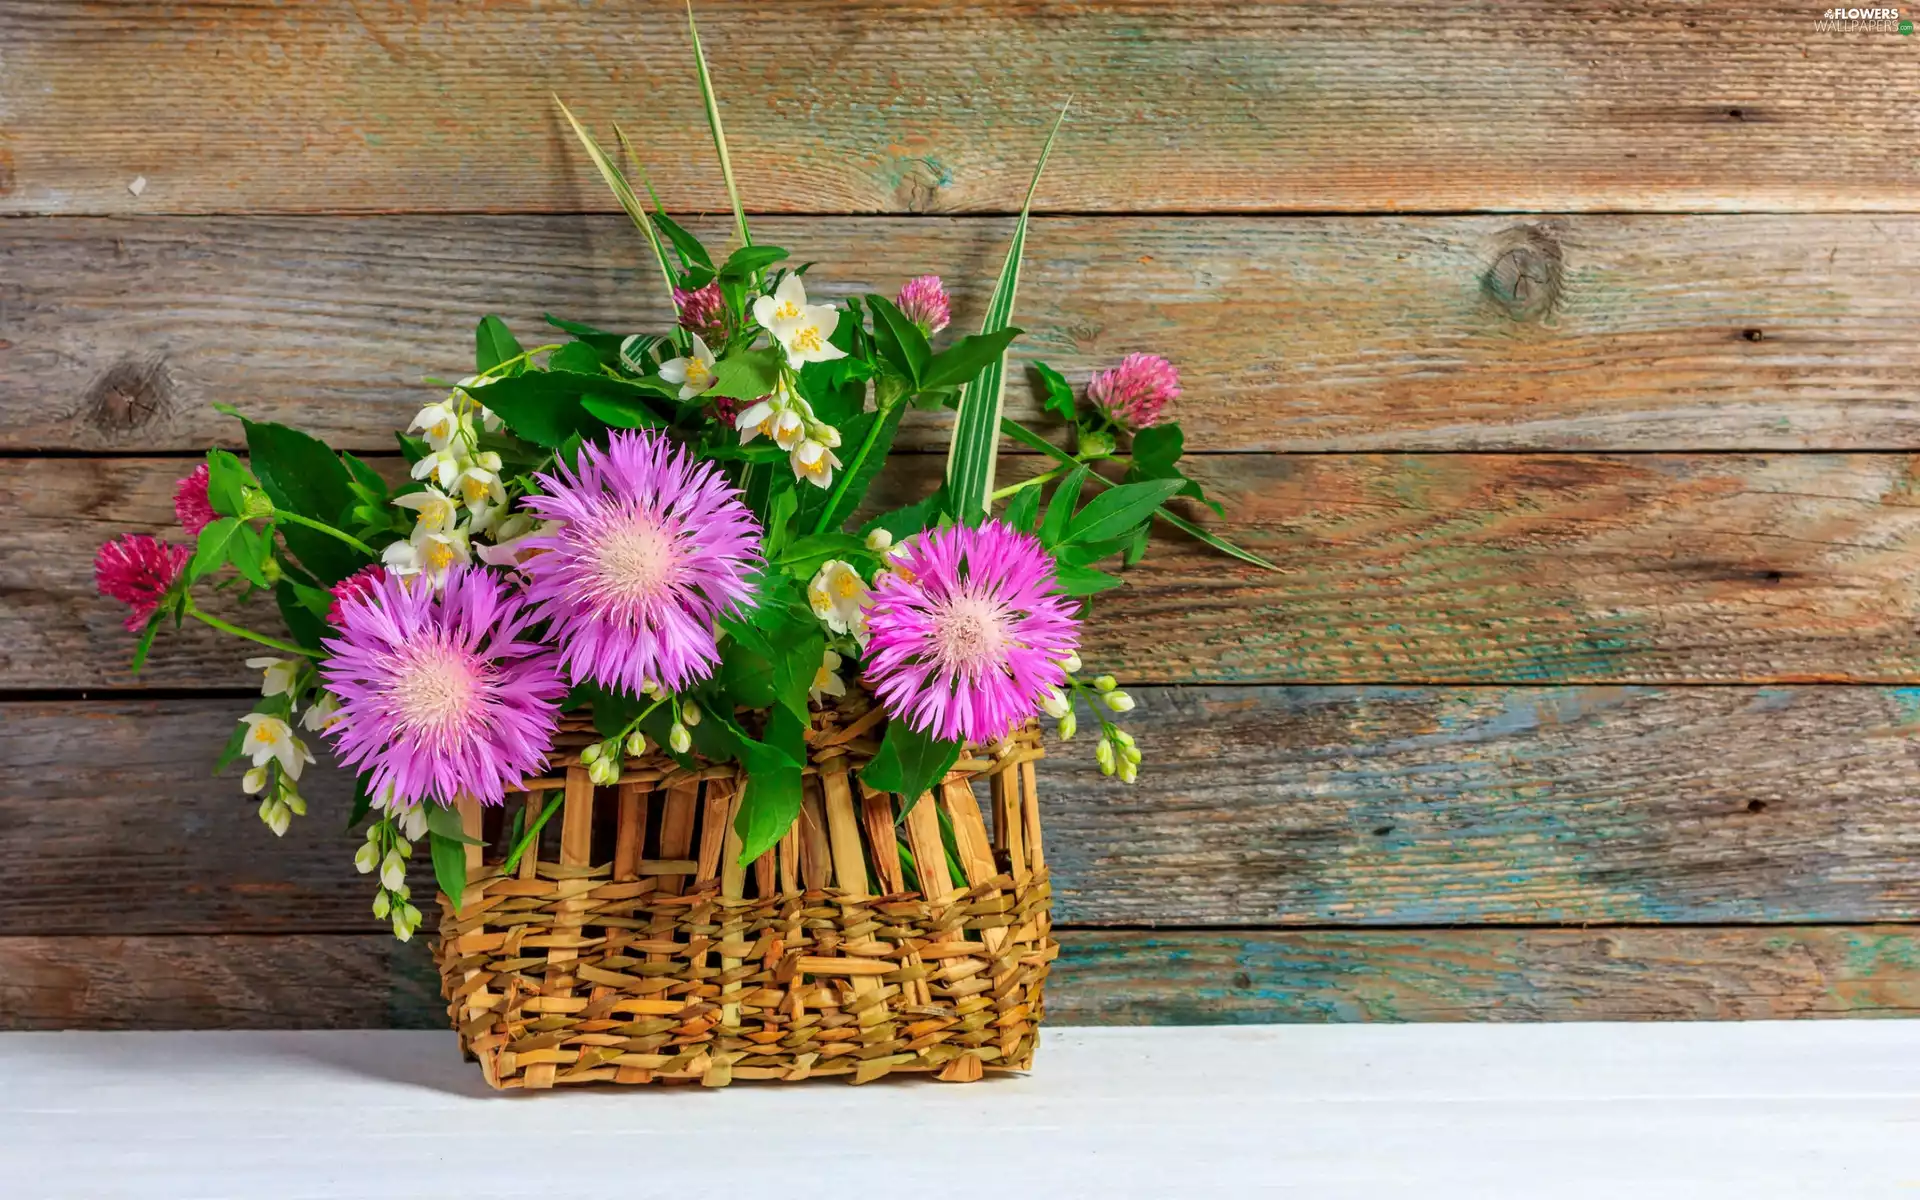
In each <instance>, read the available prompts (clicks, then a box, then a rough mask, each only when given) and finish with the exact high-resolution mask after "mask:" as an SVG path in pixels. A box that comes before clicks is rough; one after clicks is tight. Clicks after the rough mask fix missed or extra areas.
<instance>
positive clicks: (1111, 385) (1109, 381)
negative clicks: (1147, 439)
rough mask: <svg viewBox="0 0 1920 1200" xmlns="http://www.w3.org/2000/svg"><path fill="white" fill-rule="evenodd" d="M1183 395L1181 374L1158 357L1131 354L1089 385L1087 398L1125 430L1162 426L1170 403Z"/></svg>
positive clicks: (1095, 377)
mask: <svg viewBox="0 0 1920 1200" xmlns="http://www.w3.org/2000/svg"><path fill="white" fill-rule="evenodd" d="M1179 395H1180V373H1179V372H1178V371H1176V370H1174V369H1173V364H1172V363H1170V362H1168V361H1167V360H1166V359H1164V358H1161V357H1160V356H1159V355H1158V354H1129V355H1127V356H1126V357H1125V358H1123V359H1121V360H1120V365H1119V366H1117V367H1114V368H1113V369H1111V370H1108V371H1102V372H1100V373H1099V374H1098V375H1095V376H1094V377H1093V382H1091V383H1089V384H1087V398H1088V399H1089V400H1092V401H1093V402H1094V404H1095V405H1097V406H1098V407H1099V409H1100V411H1101V412H1103V413H1105V414H1107V416H1108V417H1110V418H1112V420H1113V422H1114V423H1115V424H1117V425H1119V426H1121V427H1122V428H1124V429H1146V428H1149V427H1151V426H1154V425H1158V424H1159V423H1160V418H1161V416H1162V413H1163V410H1164V409H1165V408H1166V407H1167V403H1168V402H1169V401H1171V400H1175V399H1177V398H1178V397H1179Z"/></svg>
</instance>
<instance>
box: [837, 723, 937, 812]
mask: <svg viewBox="0 0 1920 1200" xmlns="http://www.w3.org/2000/svg"><path fill="white" fill-rule="evenodd" d="M959 758H960V743H959V742H945V741H941V740H940V739H938V738H935V737H932V736H929V735H928V734H924V733H921V732H919V731H917V730H914V729H910V728H908V727H907V723H906V722H905V721H897V720H896V721H889V722H887V732H886V736H884V737H882V738H881V739H880V750H879V752H878V753H876V754H875V755H874V756H873V761H872V762H870V763H868V764H867V765H866V767H865V768H864V769H863V770H862V771H861V772H860V779H861V782H863V783H865V784H866V785H867V786H868V787H871V788H877V789H879V790H880V791H883V792H892V793H894V794H895V795H897V796H899V797H900V800H901V815H902V816H905V815H906V813H907V810H909V809H911V808H912V807H913V806H914V804H915V803H916V802H918V801H919V799H920V794H921V793H922V792H925V791H926V790H927V789H928V788H931V787H932V786H933V785H934V784H936V783H939V782H940V780H941V779H943V778H945V777H946V774H947V772H948V771H951V770H952V769H953V764H954V763H955V762H957V761H958V760H959Z"/></svg>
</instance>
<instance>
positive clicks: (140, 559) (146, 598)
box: [93, 533, 193, 633]
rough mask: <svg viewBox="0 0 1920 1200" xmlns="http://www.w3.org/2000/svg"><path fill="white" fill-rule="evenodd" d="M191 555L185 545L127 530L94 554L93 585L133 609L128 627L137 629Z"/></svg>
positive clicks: (151, 613)
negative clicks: (176, 544) (127, 531)
mask: <svg viewBox="0 0 1920 1200" xmlns="http://www.w3.org/2000/svg"><path fill="white" fill-rule="evenodd" d="M192 558H193V551H191V550H189V549H187V548H186V547H185V546H175V545H171V544H169V543H167V542H163V541H161V540H160V539H159V538H156V537H149V536H148V535H146V534H144V533H129V534H125V535H123V536H122V537H119V538H116V539H115V540H113V541H111V542H108V543H106V544H105V545H103V546H101V547H100V552H99V553H98V554H95V555H94V556H93V585H94V586H95V587H96V588H98V589H100V594H101V595H102V596H108V597H111V598H112V599H115V600H118V601H120V602H121V603H122V604H125V605H126V606H127V607H128V608H131V609H132V610H133V612H132V613H131V614H129V615H128V617H127V631H128V632H129V633H138V632H140V630H141V629H143V628H144V627H145V626H146V624H147V618H148V617H151V616H152V615H153V610H154V609H156V608H159V607H160V602H161V601H162V600H165V599H166V598H167V592H168V591H169V590H170V589H171V588H172V587H173V585H174V581H175V580H177V579H179V578H180V572H182V571H184V570H186V569H187V562H188V561H189V560H190V559H192Z"/></svg>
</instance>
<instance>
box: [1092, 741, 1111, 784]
mask: <svg viewBox="0 0 1920 1200" xmlns="http://www.w3.org/2000/svg"><path fill="white" fill-rule="evenodd" d="M1093 761H1095V762H1097V763H1099V764H1100V773H1101V774H1102V775H1111V774H1113V743H1112V742H1109V741H1108V740H1106V739H1105V738H1101V739H1100V744H1099V745H1098V746H1095V747H1094V749H1093Z"/></svg>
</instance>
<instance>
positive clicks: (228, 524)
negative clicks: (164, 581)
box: [187, 517, 240, 580]
mask: <svg viewBox="0 0 1920 1200" xmlns="http://www.w3.org/2000/svg"><path fill="white" fill-rule="evenodd" d="M239 528H240V519H239V518H238V517H221V518H220V519H219V520H217V521H209V522H208V523H207V524H206V525H204V526H202V527H201V530H200V538H199V541H198V542H197V543H196V544H195V546H194V549H193V559H192V560H191V561H190V562H188V563H187V578H188V579H189V580H194V579H204V578H206V577H207V576H208V575H211V574H213V573H214V572H215V571H218V570H219V569H220V568H221V567H224V566H226V565H227V559H228V556H229V554H230V553H231V551H230V549H229V548H230V547H231V546H232V545H233V539H234V533H235V531H236V530H238V529H239Z"/></svg>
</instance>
